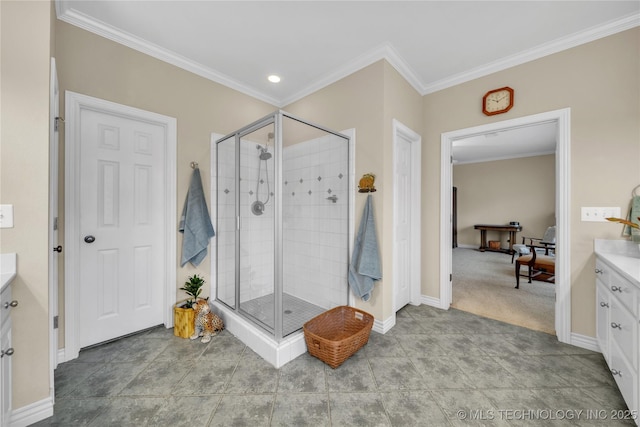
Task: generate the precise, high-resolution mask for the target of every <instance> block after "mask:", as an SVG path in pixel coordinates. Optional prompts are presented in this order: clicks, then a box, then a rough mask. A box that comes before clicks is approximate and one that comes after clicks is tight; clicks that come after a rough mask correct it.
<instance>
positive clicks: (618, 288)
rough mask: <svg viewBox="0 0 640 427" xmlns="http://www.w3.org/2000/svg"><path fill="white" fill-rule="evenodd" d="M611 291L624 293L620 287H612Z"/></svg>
mask: <svg viewBox="0 0 640 427" xmlns="http://www.w3.org/2000/svg"><path fill="white" fill-rule="evenodd" d="M611 290H612V291H613V292H620V293H622V288H621V287H619V286H611Z"/></svg>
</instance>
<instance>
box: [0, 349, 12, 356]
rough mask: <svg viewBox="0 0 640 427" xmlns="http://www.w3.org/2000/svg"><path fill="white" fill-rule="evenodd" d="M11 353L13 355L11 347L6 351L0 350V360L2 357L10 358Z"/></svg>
mask: <svg viewBox="0 0 640 427" xmlns="http://www.w3.org/2000/svg"><path fill="white" fill-rule="evenodd" d="M13 353H14V351H13V347H11V348H8V349H6V350H0V358H3V357H4V356H11V355H12V354H13Z"/></svg>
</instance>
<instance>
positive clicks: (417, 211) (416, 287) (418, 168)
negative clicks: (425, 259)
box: [392, 119, 422, 315]
mask: <svg viewBox="0 0 640 427" xmlns="http://www.w3.org/2000/svg"><path fill="white" fill-rule="evenodd" d="M392 129H393V178H394V179H393V192H394V194H396V193H397V191H398V189H397V187H396V186H397V185H398V182H397V181H396V179H395V177H396V170H395V168H396V162H395V159H396V156H397V150H398V144H399V143H400V141H399V140H400V138H402V139H404V140H407V141H409V142H410V143H411V176H410V179H411V200H412V203H411V233H409V235H410V240H411V242H410V246H411V260H410V265H411V271H410V273H409V276H410V285H409V287H410V292H411V301H410V303H411V304H412V305H420V294H421V286H420V277H421V274H422V273H421V264H420V260H421V258H420V256H421V255H420V242H421V240H422V236H421V222H420V218H421V215H422V213H421V210H422V208H421V206H422V198H421V194H422V187H421V186H422V180H421V175H422V137H421V136H420V135H419V134H417V133H416V132H414V131H413V130H411V129H410V128H408V127H407V126H405V125H404V124H402V123H401V122H399V121H398V120H396V119H393V120H392ZM395 210H396V207H395V206H394V215H393V222H394V224H393V230H394V231H393V239H392V241H393V271H394V273H393V276H394V277H393V292H392V294H393V297H392V298H393V300H392V301H393V310H394V315H395V310H396V309H397V307H396V289H395V287H396V286H397V282H398V281H397V276H396V274H397V271H398V256H397V248H396V243H395V242H396V236H395V230H396V218H397V215H396V212H395Z"/></svg>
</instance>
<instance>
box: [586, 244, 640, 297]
mask: <svg viewBox="0 0 640 427" xmlns="http://www.w3.org/2000/svg"><path fill="white" fill-rule="evenodd" d="M594 249H595V253H596V255H597V256H598V257H599V258H600V259H601V260H603V261H604V262H606V263H607V264H609V265H610V266H611V267H613V268H615V269H616V270H617V271H618V272H619V273H620V274H622V275H623V276H624V277H625V278H626V279H627V280H629V281H631V282H632V283H633V284H635V285H636V286H638V287H640V246H639V245H638V244H637V243H633V242H630V241H628V240H606V239H595V241H594Z"/></svg>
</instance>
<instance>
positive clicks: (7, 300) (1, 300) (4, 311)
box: [0, 285, 17, 326]
mask: <svg viewBox="0 0 640 427" xmlns="http://www.w3.org/2000/svg"><path fill="white" fill-rule="evenodd" d="M16 304H17V302H15V301H13V300H12V299H11V285H8V286H6V287H5V288H4V289H3V291H2V293H0V326H1V325H4V324H5V323H6V322H7V320H8V318H9V314H11V310H13V306H15V305H16Z"/></svg>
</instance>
